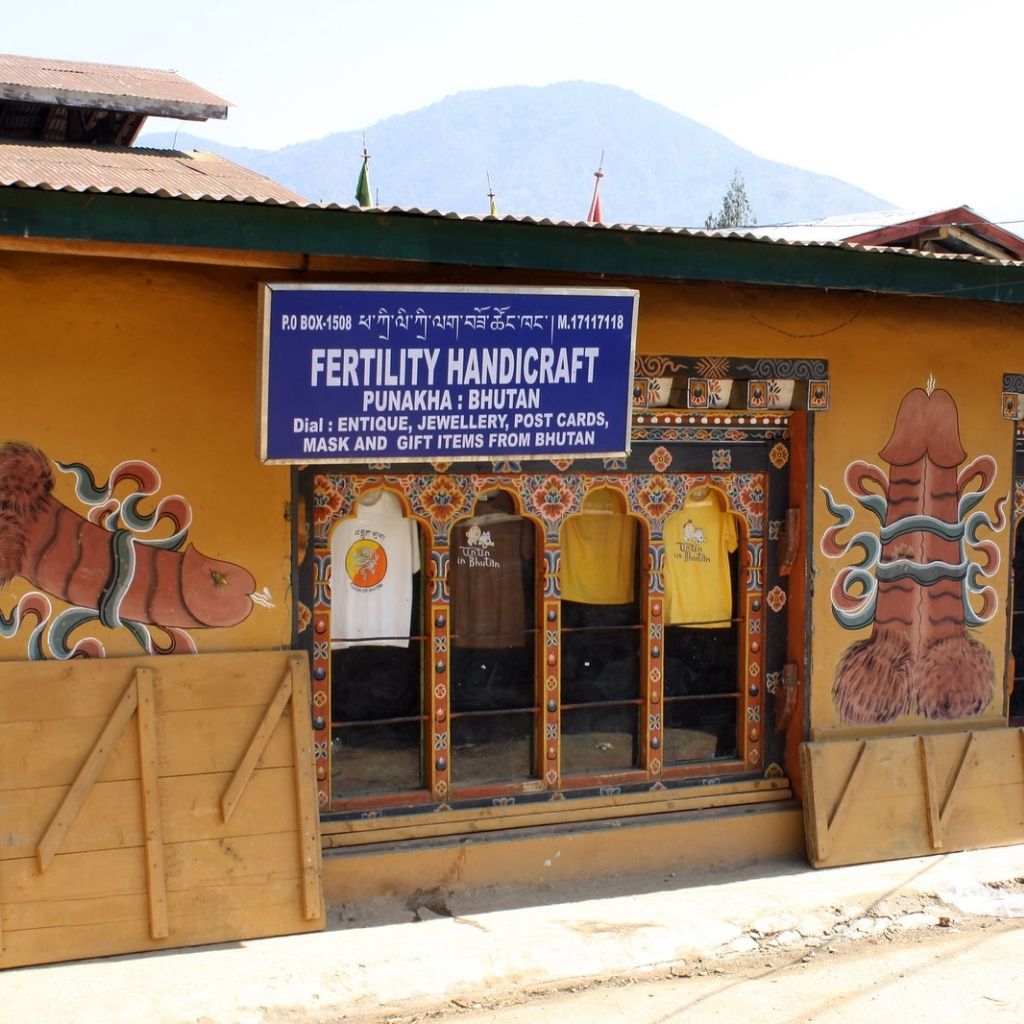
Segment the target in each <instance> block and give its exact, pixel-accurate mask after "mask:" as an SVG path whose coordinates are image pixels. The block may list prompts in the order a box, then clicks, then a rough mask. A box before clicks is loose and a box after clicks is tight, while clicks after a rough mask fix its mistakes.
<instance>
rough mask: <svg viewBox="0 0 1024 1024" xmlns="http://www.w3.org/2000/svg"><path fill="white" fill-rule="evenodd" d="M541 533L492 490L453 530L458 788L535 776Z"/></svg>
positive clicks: (511, 502) (453, 663)
mask: <svg viewBox="0 0 1024 1024" xmlns="http://www.w3.org/2000/svg"><path fill="white" fill-rule="evenodd" d="M537 547H538V543H537V535H536V525H535V523H534V522H533V521H532V520H530V519H528V518H527V517H525V516H522V515H519V513H518V512H517V511H516V502H515V499H514V498H513V497H512V495H511V494H509V493H508V492H507V491H504V490H494V491H492V492H490V493H487V494H484V495H482V496H481V497H479V498H478V499H477V501H476V505H475V507H474V509H473V514H472V515H471V516H470V517H469V518H467V519H463V520H460V521H459V522H458V523H456V524H455V526H454V527H453V528H452V531H451V535H450V542H449V553H448V593H449V602H450V608H451V633H450V636H451V646H452V659H451V752H452V764H451V773H452V783H453V785H455V786H460V785H470V784H478V785H479V784H487V783H492V782H503V781H509V780H516V779H520V780H521V779H527V778H530V777H532V776H533V775H535V774H536V769H535V765H536V760H537V758H536V742H535V737H536V733H537V714H538V710H539V709H538V705H537V693H536V683H535V673H534V664H535V659H536V638H537V626H536V619H537V615H536V590H537V570H536V552H537Z"/></svg>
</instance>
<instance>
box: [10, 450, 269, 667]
mask: <svg viewBox="0 0 1024 1024" xmlns="http://www.w3.org/2000/svg"><path fill="white" fill-rule="evenodd" d="M54 465H56V466H57V468H58V469H59V470H61V472H64V473H69V474H71V475H72V476H74V478H75V480H76V488H75V493H76V496H77V497H78V499H79V500H80V501H81V502H82V503H83V504H84V505H87V506H88V507H89V511H88V513H87V516H88V517H87V518H83V517H82V516H80V515H79V514H78V513H77V512H75V511H74V510H72V509H70V508H68V507H67V505H64V504H62V503H61V502H60V501H58V500H57V499H56V498H55V497H54V496H53V493H52V492H53V487H54V475H53V470H52V469H51V468H50V463H49V461H48V460H47V458H46V456H45V455H44V454H43V453H42V452H41V451H39V450H38V449H37V448H33V447H32V446H30V445H27V444H20V443H15V442H8V443H6V444H4V445H2V446H0V587H6V586H7V585H8V584H9V583H10V582H11V580H13V579H14V578H15V577H17V576H20V577H22V578H24V579H25V580H27V581H28V582H29V583H30V584H32V585H33V586H35V587H38V588H39V589H40V591H45V593H40V592H38V591H32V592H31V593H28V594H25V595H24V596H23V597H21V599H20V600H19V601H18V602H17V604H16V605H15V607H14V608H13V609H12V610H11V612H10V613H9V614H8V615H4V613H3V612H2V611H0V637H3V638H12V637H14V636H15V635H16V634H17V633H18V631H19V629H20V628H21V626H22V624H23V623H24V622H26V621H27V620H28V619H30V618H31V619H34V620H35V623H36V625H35V626H34V628H33V629H32V631H31V634H30V636H29V640H28V657H29V659H30V660H42V659H44V658H46V657H47V656H48V654H49V656H51V657H55V658H69V657H74V656H78V657H103V656H104V655H105V653H106V651H105V649H104V647H103V644H102V643H101V641H100V640H99V639H98V638H97V637H94V636H84V637H81V636H79V638H78V639H75V638H74V637H73V634H75V633H77V632H79V631H80V629H81V627H84V626H86V625H87V624H88V623H90V622H93V623H99V624H100V625H102V626H105V627H108V628H111V629H118V628H124V629H127V630H128V632H129V633H130V634H131V635H132V636H133V637H134V638H135V640H136V641H137V642H138V643H139V645H140V646H141V647H142V648H143V650H145V651H146V652H147V653H157V654H169V653H171V652H176V653H184V652H186V651H195V649H196V647H195V643H194V641H193V640H192V637H191V636H190V635H189V634H188V632H187V631H188V630H192V629H206V628H209V627H212V626H233V625H236V624H237V623H239V622H241V621H242V620H243V619H245V618H247V617H248V615H249V613H250V612H251V611H252V606H253V604H254V603H256V604H260V605H263V606H264V607H272V605H271V604H270V593H269V591H267V589H266V588H264V589H263V591H262V592H259V593H256V592H255V590H256V583H255V580H254V579H253V577H252V575H251V573H249V572H248V571H247V570H246V569H244V568H242V567H241V566H240V565H235V564H233V563H231V562H222V561H218V560H216V559H212V558H208V557H207V556H206V555H203V554H200V553H199V552H198V551H197V550H196V549H195V548H194V547H191V546H186V541H187V539H188V530H189V526H190V525H191V521H192V512H191V509H190V507H189V505H188V503H187V502H186V501H185V499H184V498H182V497H181V496H180V495H170V496H168V497H165V498H163V499H162V500H161V501H160V502H159V503H158V504H157V506H156V509H155V510H154V511H153V512H152V513H151V514H148V515H147V514H146V513H145V512H143V511H142V510H141V508H140V505H141V503H142V502H143V501H145V500H146V499H150V498H152V496H153V495H154V494H155V493H156V492H157V491H158V490H159V488H160V474H159V473H157V471H156V470H155V469H154V468H153V467H152V466H151V465H150V464H149V463H148V462H140V461H132V462H122V463H120V464H119V465H118V466H116V467H115V468H114V469H113V470H112V471H111V474H110V478H109V480H108V482H107V483H106V484H105V485H100V486H97V485H96V483H95V482H94V479H93V476H92V473H90V471H89V470H88V469H87V468H86V467H85V466H82V465H80V464H77V463H74V464H69V465H64V464H62V463H59V462H57V463H54ZM119 485H120V487H119ZM126 486H127V487H128V488H130V489H131V491H130V493H128V494H127V496H125V497H123V498H118V497H115V489H118V488H119V490H120V492H121V493H122V494H123V493H124V491H125V487H126ZM161 524H163V525H162V526H161ZM158 527H160V529H157V528H158ZM168 531H170V532H168ZM161 532H162V533H163V534H164V535H163V536H158V535H157V534H159V533H161ZM147 534H148V535H149V536H146V535H147ZM47 595H50V596H52V597H55V598H58V599H59V600H60V601H64V602H66V603H67V604H69V605H70V606H71V607H70V608H67V609H66V610H63V611H61V612H60V613H59V614H57V615H56V616H54V615H53V608H52V605H51V602H50V597H48V596H47ZM51 619H52V621H51ZM47 626H49V630H48V631H47ZM150 627H156V628H157V629H160V630H162V631H163V633H164V634H165V635H166V637H167V641H166V642H165V643H164V644H163V645H161V644H159V643H158V642H157V641H156V640H155V639H154V637H153V634H152V633H151V630H150ZM44 641H45V642H44Z"/></svg>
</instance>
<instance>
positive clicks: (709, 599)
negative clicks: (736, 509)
mask: <svg viewBox="0 0 1024 1024" xmlns="http://www.w3.org/2000/svg"><path fill="white" fill-rule="evenodd" d="M664 541H665V622H666V623H668V624H669V625H670V626H673V625H675V626H683V625H685V626H696V627H700V628H703V629H712V628H719V629H720V628H723V627H725V626H728V625H729V620H730V619H731V618H732V579H731V577H730V575H729V552H731V551H735V550H736V547H737V544H738V537H737V531H736V517H735V516H734V515H733V514H732V513H731V512H730V511H729V510H728V509H727V508H726V507H725V504H724V498H723V497H722V495H721V494H720V492H718V491H715V490H710V491H709V492H708V494H707V497H705V498H702V499H701V500H699V501H687V502H686V503H685V504H684V505H683V507H682V508H681V509H680V510H679V511H678V512H674V513H673V514H672V515H671V516H669V517H668V520H667V521H666V523H665V531H664Z"/></svg>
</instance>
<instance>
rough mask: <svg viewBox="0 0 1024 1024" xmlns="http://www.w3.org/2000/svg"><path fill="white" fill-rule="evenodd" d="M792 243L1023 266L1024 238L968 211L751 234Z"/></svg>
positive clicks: (867, 217) (874, 217)
mask: <svg viewBox="0 0 1024 1024" xmlns="http://www.w3.org/2000/svg"><path fill="white" fill-rule="evenodd" d="M749 230H751V231H754V232H756V233H758V234H762V233H763V234H764V235H765V236H766V237H768V238H772V239H774V240H777V241H787V242H796V241H800V242H812V241H813V242H840V241H842V242H849V243H852V244H854V245H880V246H887V247H890V248H901V249H919V250H921V251H923V252H934V253H955V254H963V255H970V256H984V257H986V258H988V259H997V260H1007V259H1009V260H1024V238H1021V237H1020V236H1019V235H1016V234H1014V233H1013V232H1011V231H1008V230H1007V229H1006V228H1004V227H1002V226H1000V225H999V224H996V223H995V222H993V221H991V220H988V218H986V217H983V216H982V215H981V214H980V213H978V212H977V211H975V210H972V209H971V207H969V206H955V207H952V208H950V209H944V210H882V211H880V212H874V213H853V214H843V215H841V216H835V217H823V218H821V219H820V220H815V221H810V222H808V223H805V224H781V225H774V226H771V227H765V228H751V229H749Z"/></svg>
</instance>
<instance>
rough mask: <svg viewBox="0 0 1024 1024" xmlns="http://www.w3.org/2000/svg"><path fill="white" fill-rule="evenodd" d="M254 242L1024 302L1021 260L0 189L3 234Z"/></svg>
mask: <svg viewBox="0 0 1024 1024" xmlns="http://www.w3.org/2000/svg"><path fill="white" fill-rule="evenodd" d="M38 240H49V241H50V242H52V243H59V242H60V241H61V240H65V241H67V242H69V243H76V244H77V245H81V244H82V243H97V244H102V245H103V246H104V247H105V248H107V249H109V248H110V247H111V246H117V245H121V246H124V247H125V255H128V253H129V251H130V250H131V251H136V250H138V249H139V248H140V247H142V248H145V250H146V251H147V252H148V253H149V254H150V257H151V258H157V253H158V252H159V251H160V249H161V248H162V247H166V248H167V249H168V251H174V252H175V253H176V254H177V256H176V258H181V254H182V253H187V252H195V254H196V262H204V259H203V255H202V254H203V253H204V252H209V251H217V252H218V253H220V254H221V258H220V259H218V260H217V262H228V261H230V254H231V253H232V252H236V253H238V264H239V265H245V264H246V263H248V262H250V259H251V255H252V254H253V253H263V254H267V258H268V259H271V260H272V259H273V258H274V254H277V256H280V257H281V259H282V262H283V263H284V264H286V265H294V260H295V258H299V259H300V260H301V261H303V263H305V261H307V260H309V259H310V258H311V257H324V258H339V259H346V260H358V261H396V262H399V263H401V262H413V263H420V264H422V263H433V264H440V265H445V266H448V267H460V266H462V267H473V268H482V269H485V270H486V269H494V270H519V271H538V272H540V271H550V272H567V273H573V274H581V275H588V276H590V277H611V278H616V279H647V280H662V281H666V282H671V281H684V280H686V281H724V282H730V283H737V284H749V285H765V286H775V287H799V288H813V289H826V290H827V289H842V290H854V291H868V292H878V293H883V294H894V295H917V296H941V297H943V298H960V299H974V300H979V301H989V302H1006V303H1016V304H1024V268H1021V267H1020V266H1018V265H1012V264H1001V263H998V262H994V261H984V260H970V259H966V260H958V259H937V258H935V257H929V256H926V255H923V254H917V253H913V252H899V251H893V252H879V251H869V250H862V249H856V248H849V247H842V246H816V245H792V244H786V243H777V242H770V241H767V240H761V239H754V238H737V237H710V236H706V235H704V234H691V233H689V232H672V231H656V230H648V231H640V230H618V229H614V228H604V229H595V228H586V227H581V226H577V225H568V224H566V225H561V224H550V223H548V224H539V223H528V222H515V221H500V220H492V219H486V220H485V219H475V218H473V219H468V218H467V219H463V218H458V217H451V216H439V215H432V214H424V213H403V212H395V211H359V210H353V209H341V208H333V209H325V208H322V207H315V206H308V207H302V206H282V205H277V204H271V203H258V202H236V201H213V200H188V199H169V198H157V197H153V196H140V195H126V194H108V193H97V192H91V193H82V192H69V191H47V190H43V189H34V188H22V187H17V186H10V187H2V188H0V244H2V245H3V248H6V249H15V248H19V247H25V248H30V247H31V243H32V242H33V241H38Z"/></svg>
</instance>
